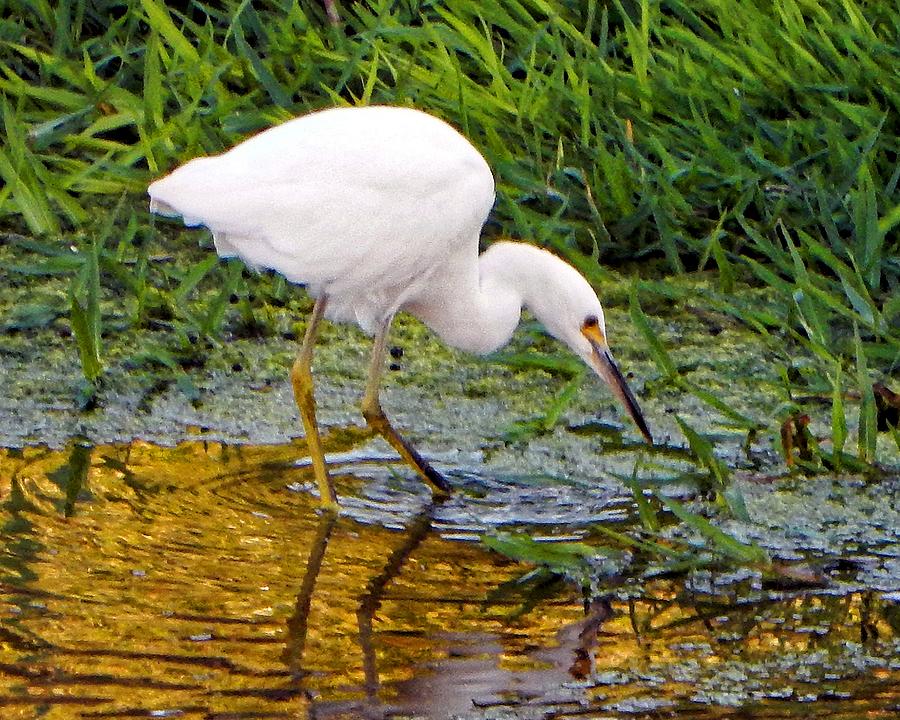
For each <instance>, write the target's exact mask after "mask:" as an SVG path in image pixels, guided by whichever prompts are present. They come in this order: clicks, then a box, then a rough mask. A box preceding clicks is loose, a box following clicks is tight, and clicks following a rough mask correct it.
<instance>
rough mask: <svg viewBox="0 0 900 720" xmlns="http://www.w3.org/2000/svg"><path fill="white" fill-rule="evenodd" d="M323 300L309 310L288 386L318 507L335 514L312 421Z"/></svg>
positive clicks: (314, 419)
mask: <svg viewBox="0 0 900 720" xmlns="http://www.w3.org/2000/svg"><path fill="white" fill-rule="evenodd" d="M327 300H328V299H327V297H326V296H325V295H321V296H320V297H319V298H318V299H317V300H316V304H315V306H314V307H313V311H312V315H310V318H309V324H308V325H307V326H306V335H305V336H304V337H303V344H302V345H301V346H300V352H298V353H297V359H296V360H294V365H293V367H292V368H291V384H292V385H293V386H294V399H295V400H296V401H297V407H298V408H299V410H300V418H301V419H302V420H303V429H304V430H305V431H306V446H307V448H308V449H309V457H310V460H311V461H312V466H313V472H314V473H315V476H316V483H317V484H318V486H319V496H320V498H321V503H322V507H323V508H325V509H327V510H337V508H338V502H337V495H335V494H334V486H333V485H332V484H331V478H330V477H329V476H328V469H327V468H326V467H325V451H324V450H323V449H322V438H321V436H320V435H319V424H318V422H317V421H316V396H315V394H314V393H313V377H312V355H313V346H314V345H315V344H316V335H318V332H319V323H320V322H321V320H322V316H323V315H324V314H325V305H326V303H327Z"/></svg>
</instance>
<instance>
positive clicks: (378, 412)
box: [362, 316, 450, 494]
mask: <svg viewBox="0 0 900 720" xmlns="http://www.w3.org/2000/svg"><path fill="white" fill-rule="evenodd" d="M391 320H393V316H391V317H388V318H387V319H386V320H384V321H383V322H382V324H381V325H380V326H379V328H378V332H377V333H376V334H375V346H374V347H373V348H372V363H371V365H369V379H368V381H367V382H366V394H365V395H364V396H363V401H362V413H363V417H364V418H365V419H366V422H367V423H369V427H371V428H372V429H373V430H375V431H376V432H378V433H379V434H380V435H381V436H382V437H383V438H384V439H385V440H387V441H388V442H389V443H390V444H391V445H392V446H393V448H394V450H396V451H397V452H398V453H400V457H402V458H403V459H404V460H405V461H406V462H407V463H409V464H410V465H411V466H412V467H413V468H415V470H416V472H418V473H419V475H421V476H422V477H423V478H424V479H425V480H427V481H428V482H430V483H431V484H432V485H433V486H434V488H435V489H436V490H437V491H438V492H439V493H440V494H447V493H449V492H450V485H449V484H447V481H446V480H445V479H444V477H443V475H441V474H440V473H439V472H438V471H437V470H435V469H434V468H433V467H431V465H429V464H428V462H427V461H426V460H425V458H423V457H422V456H421V455H419V453H418V452H417V451H416V449H415V448H414V447H413V446H412V445H410V444H409V442H407V441H406V440H404V439H403V438H402V437H401V436H400V434H399V433H398V432H397V431H396V430H394V428H393V426H392V425H391V423H390V421H389V420H388V419H387V417H386V416H385V414H384V410H382V409H381V402H380V401H379V399H378V388H379V387H380V386H381V374H382V372H383V370H384V355H385V351H386V350H387V336H388V331H389V330H390V328H391Z"/></svg>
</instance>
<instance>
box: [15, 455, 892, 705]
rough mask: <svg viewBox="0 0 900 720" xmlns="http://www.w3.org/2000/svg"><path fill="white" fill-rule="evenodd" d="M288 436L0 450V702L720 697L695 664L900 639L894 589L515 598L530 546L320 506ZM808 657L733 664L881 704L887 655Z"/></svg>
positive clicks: (659, 589)
mask: <svg viewBox="0 0 900 720" xmlns="http://www.w3.org/2000/svg"><path fill="white" fill-rule="evenodd" d="M300 454H302V446H291V445H288V446H279V447H258V448H249V447H230V446H224V445H220V444H210V443H202V442H195V443H188V444H185V445H182V446H179V447H177V448H170V449H161V448H157V447H153V446H150V445H147V444H142V443H134V444H131V445H128V446H112V447H110V446H107V447H96V448H92V447H90V446H89V445H86V444H78V443H74V444H73V445H72V447H70V448H69V449H68V450H67V451H65V452H53V451H48V450H46V449H41V448H31V449H26V450H23V451H3V452H2V454H0V499H2V503H3V510H2V514H0V522H2V530H0V542H2V555H0V573H2V576H0V717H2V718H4V719H6V718H30V717H35V716H37V715H40V716H41V717H46V718H71V717H204V718H219V719H221V720H224V719H225V718H263V717H265V718H269V717H271V718H277V717H308V716H315V717H391V716H397V715H400V716H404V717H406V716H421V717H434V718H443V717H452V716H453V715H454V714H465V713H474V714H475V715H479V716H482V717H491V716H492V714H491V713H492V712H493V711H494V710H497V709H502V708H506V709H507V710H508V709H509V708H520V709H521V710H522V712H523V713H524V712H525V711H526V710H528V711H534V712H535V713H537V714H536V715H534V716H535V717H564V716H570V715H572V714H575V715H584V714H585V713H587V712H590V711H591V709H592V708H594V709H596V710H597V712H599V711H600V710H601V709H603V710H604V716H605V717H614V716H616V715H618V714H619V713H620V712H621V713H632V712H634V708H635V707H638V708H640V707H641V702H649V705H648V706H647V708H648V710H652V706H653V703H655V702H662V703H663V704H662V705H660V706H659V708H660V709H664V708H675V707H678V704H679V703H686V702H694V703H695V705H696V708H697V710H696V712H697V713H698V714H697V716H698V717H700V716H703V717H706V716H710V717H713V716H716V717H718V716H721V715H722V714H727V713H728V712H730V710H729V706H728V703H727V701H725V700H722V701H720V702H710V701H709V700H707V699H703V698H699V699H698V697H697V693H698V687H699V686H698V682H701V681H709V679H710V678H713V679H715V677H716V676H715V673H716V672H718V671H719V670H721V669H723V668H725V669H728V670H729V672H732V674H733V673H734V672H740V667H741V665H735V663H736V662H738V661H739V662H740V663H744V664H747V665H748V666H752V665H753V664H754V663H756V664H757V665H758V664H760V663H763V664H765V663H767V662H770V661H771V658H788V661H790V658H791V657H810V656H815V653H817V652H819V651H820V650H821V652H822V653H825V654H826V655H828V654H829V653H830V654H832V655H834V653H836V652H837V653H840V652H846V651H847V648H848V647H849V648H851V649H852V648H854V647H856V646H857V645H858V646H859V647H860V648H861V650H860V653H857V654H856V655H853V658H855V657H856V656H857V655H860V656H863V655H865V654H866V653H868V654H870V655H871V654H874V655H876V656H877V655H878V654H879V653H882V654H884V653H886V652H889V651H890V648H891V647H894V646H893V645H891V643H895V641H896V636H897V625H896V624H895V623H896V621H897V618H896V605H895V604H892V603H891V602H889V601H887V600H884V599H881V598H879V597H877V596H874V595H871V594H865V593H851V594H847V595H844V596H840V597H828V596H826V597H799V598H792V599H789V600H785V601H781V602H774V601H773V602H763V603H756V604H753V605H748V606H745V607H738V606H734V605H732V604H731V603H730V602H729V601H728V599H727V598H726V599H721V598H718V599H713V598H706V600H705V601H703V602H697V601H691V602H686V601H685V594H684V592H683V589H681V588H680V586H679V585H678V584H677V583H674V582H663V581H661V582H659V583H658V584H657V585H655V586H654V587H652V588H648V589H647V593H646V595H645V596H644V597H643V598H642V599H641V600H639V601H638V600H631V601H629V600H620V601H615V600H612V601H597V602H595V603H594V604H593V605H592V606H591V607H590V608H587V609H586V608H585V607H584V603H583V600H582V598H581V596H580V594H579V593H576V592H575V591H574V590H572V589H569V588H565V587H563V588H559V587H556V588H553V592H551V593H548V595H547V596H546V597H543V598H541V599H539V600H536V601H535V603H536V606H535V607H534V608H533V609H532V610H531V611H530V612H525V613H523V612H521V611H522V602H523V600H522V599H521V598H520V597H517V596H516V595H515V593H511V594H503V593H498V592H497V589H498V587H500V586H502V585H503V584H504V583H511V584H512V585H511V586H512V587H514V586H515V582H516V580H517V578H519V577H520V576H521V575H522V574H523V572H525V571H526V570H527V568H523V567H521V566H519V565H516V564H514V563H510V562H508V561H506V560H503V559H502V558H499V557H498V556H495V555H492V554H490V553H487V552H486V551H484V550H483V549H481V548H479V547H478V546H476V545H474V544H467V543H461V542H450V541H448V540H445V539H442V538H441V537H440V535H439V534H438V533H436V532H434V531H433V529H432V528H431V514H430V508H429V507H427V506H424V507H422V510H421V512H420V513H419V514H418V516H416V517H415V518H413V519H411V520H409V521H408V522H407V523H406V527H405V529H403V530H387V529H384V528H383V527H381V526H379V525H363V524H359V523H357V522H354V521H353V520H350V519H348V518H346V517H339V518H337V519H335V518H333V517H330V516H327V515H326V516H320V515H319V514H317V512H316V509H315V508H316V504H315V499H314V498H312V497H311V496H310V495H309V494H307V493H304V492H296V491H293V490H291V489H290V488H293V487H295V486H296V484H297V483H301V484H302V483H305V482H307V481H308V479H309V478H308V477H307V475H308V473H309V471H308V469H304V468H298V467H297V466H296V464H295V460H296V459H297V457H298V456H299V455H300ZM339 480H340V479H339ZM354 482H356V481H354V480H353V479H352V478H344V479H343V483H344V488H345V489H347V488H348V487H349V488H351V489H352V486H353V483H354ZM853 658H850V660H849V661H848V662H851V661H853ZM774 667H777V663H776V664H775V665H772V666H771V667H769V666H766V667H765V668H764V670H765V674H767V675H768V676H771V674H772V668H774ZM821 668H825V670H822V669H821ZM821 668H820V670H817V671H815V672H812V671H811V672H812V674H811V675H810V677H809V679H808V681H805V680H804V678H803V677H800V679H799V680H798V679H797V678H793V677H792V679H790V681H788V680H785V681H784V682H782V683H781V686H786V685H789V686H790V688H791V689H790V694H788V695H787V696H786V697H781V698H780V699H779V698H778V697H777V696H775V697H773V694H772V692H770V691H771V689H772V687H774V686H775V685H778V683H774V685H772V684H771V683H770V684H768V685H767V684H766V683H765V682H761V681H760V680H759V677H757V676H758V675H759V673H757V674H756V675H754V674H753V673H752V672H751V673H750V675H751V679H750V680H749V682H755V683H757V684H758V685H759V697H758V700H759V702H760V703H762V705H761V707H768V708H769V709H770V710H771V708H772V707H774V708H775V709H776V710H777V708H779V707H780V708H787V707H788V705H787V704H786V703H785V701H786V700H791V699H793V700H797V699H800V698H801V695H802V693H804V692H806V691H807V690H808V691H809V692H810V693H816V694H817V699H818V702H819V703H820V704H821V703H832V704H833V705H834V706H835V708H837V710H835V713H837V714H834V713H833V715H834V716H835V717H842V715H840V714H839V713H838V710H840V711H841V712H843V710H842V708H846V710H847V711H848V712H849V711H851V710H852V711H853V712H857V711H864V712H866V713H868V716H869V717H893V715H891V714H889V713H890V708H891V707H894V706H896V704H897V702H900V693H898V691H897V689H896V688H897V685H898V679H900V672H898V669H897V667H896V666H895V667H891V666H890V663H886V664H882V665H880V666H879V665H878V664H875V665H872V666H871V667H864V668H862V669H860V670H859V671H858V672H857V671H854V672H852V673H847V672H843V671H841V672H837V673H836V672H835V671H834V668H832V667H830V665H829V664H828V663H827V662H823V663H821ZM829 669H830V671H831V673H830V674H831V675H833V676H834V677H831V679H828V678H827V677H825V678H823V677H820V675H822V674H823V673H824V674H825V675H828V673H827V672H826V670H829ZM817 672H818V675H817V674H816V673H817ZM739 679H740V678H738V680H739ZM723 682H725V684H727V682H726V681H723ZM804 683H805V684H804ZM823 683H824V684H823ZM770 685H771V686H772V687H770ZM807 686H808V687H807ZM861 688H864V689H865V692H863V691H862V690H861ZM692 698H693V700H692ZM773 702H774V703H775V705H774V706H772V705H771V703H773ZM635 703H636V705H635ZM766 703H769V705H767V704H766ZM498 711H499V710H498ZM701 712H702V713H707V714H708V715H707V714H700V713H701ZM785 712H787V711H786V710H785ZM745 716H746V715H745ZM763 716H765V717H770V716H771V717H776V716H777V717H781V715H771V714H766V715H763ZM847 717H853V715H847Z"/></svg>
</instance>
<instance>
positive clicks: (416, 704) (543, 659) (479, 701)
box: [282, 498, 611, 718]
mask: <svg viewBox="0 0 900 720" xmlns="http://www.w3.org/2000/svg"><path fill="white" fill-rule="evenodd" d="M442 502H443V499H441V498H438V499H436V500H435V501H433V502H432V503H430V504H428V505H427V506H426V507H425V508H424V509H423V510H422V511H421V512H420V513H419V514H418V515H416V516H415V517H414V518H413V519H412V520H411V521H410V523H409V524H408V525H407V527H406V529H405V530H404V531H403V533H404V537H403V542H402V543H400V545H398V546H397V547H396V548H395V549H394V550H393V551H391V553H390V555H389V556H388V558H387V560H386V561H385V563H384V566H383V567H382V569H381V571H380V572H379V573H378V574H377V575H375V576H374V577H372V578H371V579H370V580H369V581H368V583H367V585H366V588H365V591H364V592H363V593H362V594H361V595H360V596H359V597H358V600H357V609H356V624H357V636H356V642H357V643H358V646H359V649H360V653H361V660H362V668H363V685H362V688H360V690H361V694H362V695H363V696H364V697H363V698H361V699H357V700H347V701H338V700H327V701H320V700H316V699H315V697H314V694H313V693H312V692H311V691H310V690H309V689H308V688H307V689H306V690H307V691H306V692H304V693H303V694H305V695H306V696H307V697H308V698H309V700H310V702H311V705H310V713H309V715H310V717H317V718H323V717H337V716H342V717H343V716H346V714H347V713H352V714H354V715H356V716H359V717H365V718H383V717H393V716H395V715H396V714H397V713H404V712H405V713H414V714H416V715H424V716H426V717H433V718H445V717H448V716H450V715H452V714H454V713H464V712H466V711H471V710H472V709H473V707H475V706H484V707H490V706H492V705H506V704H509V703H511V702H516V703H520V702H530V701H533V702H537V703H538V704H540V703H541V702H542V700H543V699H544V698H545V696H546V697H549V699H548V700H547V701H548V702H559V700H560V696H559V694H558V693H559V688H560V687H562V686H564V685H565V684H567V683H571V681H572V680H573V679H574V680H584V679H585V678H587V677H589V676H590V673H591V671H592V669H593V664H594V657H593V649H594V647H595V645H596V640H597V633H598V630H599V628H600V627H601V626H602V624H603V622H604V621H605V620H606V619H607V618H608V617H610V614H611V609H610V605H609V603H608V602H607V601H606V600H605V599H596V600H594V601H592V602H591V603H589V604H588V605H586V608H585V610H586V611H585V617H584V618H583V619H582V620H580V621H578V622H575V623H570V624H567V625H565V626H563V627H562V628H561V629H560V630H559V631H558V633H557V635H556V638H555V640H556V642H555V643H554V644H553V645H548V646H544V647H537V648H532V649H530V650H529V651H528V653H527V656H528V659H529V661H530V662H529V664H530V665H532V666H536V667H537V668H538V669H525V670H509V669H505V668H503V667H502V663H503V655H504V652H505V648H504V647H503V645H502V643H501V642H500V640H499V639H498V637H497V636H496V635H495V634H493V633H488V632H483V633H455V632H454V631H453V630H452V629H448V631H447V632H446V633H444V634H442V636H439V637H437V638H435V639H436V641H438V642H443V643H446V645H447V651H446V654H447V657H446V658H444V659H441V660H437V661H432V662H429V663H428V665H427V666H426V667H419V668H418V669H417V670H416V671H415V673H414V675H413V677H412V679H409V680H403V681H400V682H396V683H392V684H391V685H390V687H388V688H385V687H383V686H382V683H381V680H380V677H379V668H378V655H379V653H378V648H377V638H378V632H377V630H376V629H375V627H374V623H375V618H376V614H377V613H378V610H379V608H380V607H381V605H382V603H383V601H384V600H385V595H386V592H387V591H388V589H389V587H390V586H391V584H392V583H393V582H394V581H395V580H396V579H397V578H398V577H399V576H400V575H401V573H403V571H404V568H405V567H406V566H407V564H408V563H409V561H410V559H411V558H412V556H413V555H414V553H415V552H416V550H417V549H418V548H419V546H420V545H421V544H422V542H423V541H424V540H426V538H428V537H429V535H430V533H431V530H432V522H433V519H434V513H435V510H436V509H437V508H438V507H440V505H441V503H442ZM337 523H338V519H337V516H336V515H335V514H334V513H328V512H325V513H322V514H321V515H320V517H319V521H318V527H317V531H316V535H315V538H314V540H313V542H312V543H311V544H310V546H309V547H310V550H309V555H308V558H307V562H306V570H305V572H304V575H303V580H302V582H301V585H300V590H299V592H298V594H297V599H296V603H295V606H294V613H293V614H292V616H291V617H290V619H289V620H288V638H287V641H286V646H285V649H284V652H283V654H282V659H283V661H284V663H285V665H287V667H288V669H289V671H290V673H291V675H292V676H293V678H294V681H295V682H296V683H298V689H300V688H304V680H305V678H307V677H308V676H309V675H310V674H311V670H310V668H308V667H307V666H306V665H305V662H304V659H305V658H304V654H305V651H306V646H307V636H308V633H309V632H310V629H311V628H310V625H309V618H310V611H311V608H312V604H313V597H314V595H315V590H316V584H317V579H318V576H319V574H320V573H321V572H322V568H323V565H324V560H325V556H326V553H327V550H328V543H329V540H330V538H331V536H332V533H333V531H334V529H335V526H336V525H337ZM333 628H334V629H333V632H339V630H338V629H337V628H338V626H336V625H335V626H333ZM324 631H325V632H326V633H327V632H328V629H327V628H325V629H324ZM548 694H552V695H548Z"/></svg>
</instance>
